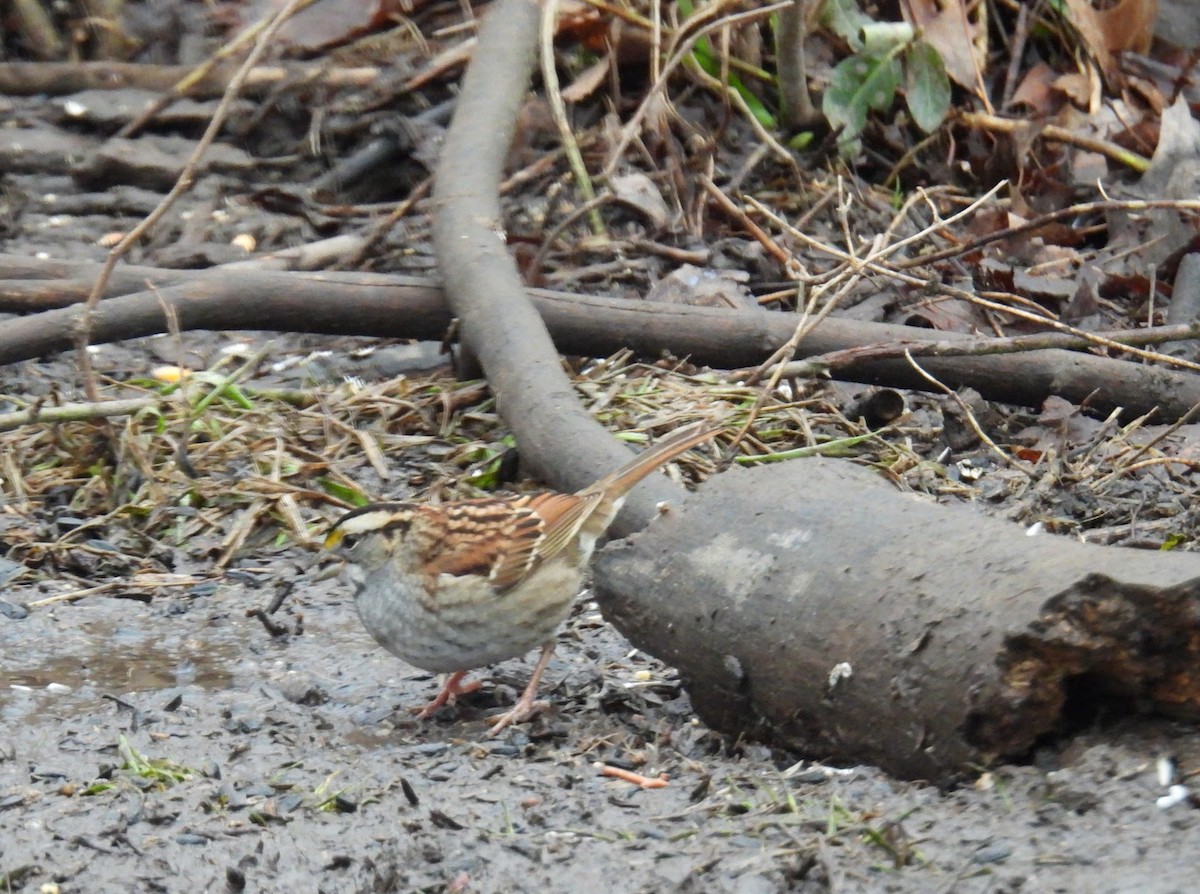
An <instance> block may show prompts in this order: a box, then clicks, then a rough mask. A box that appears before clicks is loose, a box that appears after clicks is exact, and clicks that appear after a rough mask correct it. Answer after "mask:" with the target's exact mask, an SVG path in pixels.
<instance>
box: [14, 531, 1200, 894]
mask: <svg viewBox="0 0 1200 894" xmlns="http://www.w3.org/2000/svg"><path fill="white" fill-rule="evenodd" d="M254 560H255V561H254V564H256V565H257V566H258V567H257V568H256V569H254V570H250V566H247V567H246V569H245V570H244V572H241V573H238V574H236V575H229V576H228V577H227V578H226V579H224V580H223V581H222V582H221V583H220V584H219V585H217V586H216V587H215V588H194V589H190V590H181V591H178V592H176V593H174V594H172V595H168V596H162V597H159V598H155V599H154V600H153V601H150V602H143V601H139V600H138V599H136V598H106V597H92V598H88V599H84V600H82V601H80V602H77V603H74V604H61V605H56V606H51V607H46V608H40V609H35V610H33V611H31V612H30V613H29V615H28V617H25V618H21V619H18V618H7V619H4V620H0V654H3V656H4V666H3V670H2V671H0V683H2V685H3V689H2V690H0V717H2V720H3V729H2V732H0V872H2V873H3V874H2V875H0V879H3V890H23V891H38V890H41V891H53V890H63V891H70V890H79V891H92V892H103V891H148V890H150V891H154V890H157V891H184V890H203V891H222V890H230V891H240V890H263V891H517V890H561V889H562V888H563V887H564V885H565V884H567V883H568V880H574V879H590V880H593V881H594V882H598V880H601V879H604V880H605V883H606V889H607V890H611V891H674V890H680V891H706V892H707V891H737V892H744V891H751V892H753V891H784V890H800V891H806V890H812V891H827V890H835V891H897V892H899V891H913V892H917V891H920V892H927V891H1096V892H1100V891H1112V892H1118V891H1131V890H1142V891H1147V892H1167V891H1180V892H1183V891H1190V890H1193V888H1194V883H1195V860H1194V849H1193V848H1192V847H1191V846H1190V845H1189V844H1188V842H1192V841H1194V840H1195V837H1194V836H1195V835H1196V834H1197V830H1198V827H1200V813H1197V811H1196V810H1195V809H1194V807H1193V806H1191V805H1190V804H1188V803H1183V804H1180V805H1177V806H1175V807H1174V808H1172V809H1165V810H1164V809H1161V808H1159V807H1157V806H1156V804H1155V801H1156V799H1157V798H1159V797H1160V796H1161V795H1163V794H1164V793H1165V789H1164V787H1163V785H1162V784H1161V782H1160V780H1159V778H1158V772H1157V770H1156V760H1157V759H1159V758H1163V757H1168V756H1174V757H1177V758H1179V759H1180V761H1181V763H1182V765H1183V766H1187V767H1194V766H1195V765H1196V762H1197V759H1200V753H1198V752H1200V748H1198V747H1197V746H1198V741H1197V737H1196V735H1195V732H1194V730H1185V729H1182V728H1178V727H1174V726H1171V725H1169V724H1166V723H1160V722H1153V723H1151V722H1147V723H1137V724H1127V725H1123V726H1121V727H1120V728H1116V729H1111V728H1104V727H1103V724H1100V723H1097V724H1095V725H1094V726H1093V727H1092V728H1090V729H1088V730H1087V731H1086V732H1084V733H1081V734H1080V735H1078V736H1077V737H1075V739H1074V740H1073V741H1071V742H1069V743H1067V745H1066V747H1065V748H1063V749H1061V750H1059V751H1055V752H1053V753H1051V752H1050V751H1047V753H1046V754H1045V755H1044V761H1045V766H1042V767H1039V766H1024V767H1002V768H999V769H997V770H995V771H994V772H991V773H986V774H983V775H981V776H979V777H978V779H977V780H975V784H974V785H973V786H972V785H968V786H964V787H963V788H962V789H960V790H958V791H953V792H940V791H938V790H936V789H934V788H931V787H928V786H923V785H920V784H914V783H906V782H899V781H897V780H894V779H890V778H888V777H887V776H885V775H884V774H882V773H881V772H879V771H878V770H875V769H873V768H870V767H852V768H836V769H835V768H833V767H829V766H822V765H819V764H808V763H803V762H798V759H797V758H796V757H795V756H789V755H786V754H780V753H774V752H771V751H770V750H768V749H766V748H763V747H761V746H756V745H753V744H747V743H736V742H732V741H729V740H727V739H725V738H723V737H721V736H719V735H717V734H715V733H713V732H711V731H709V730H707V729H705V728H704V727H703V726H702V725H700V724H699V723H698V722H697V721H696V720H695V719H694V718H693V717H692V716H691V714H690V711H689V705H688V700H687V698H686V696H685V695H684V694H683V693H682V692H681V691H680V687H679V684H678V682H677V681H676V679H675V677H674V675H673V674H672V672H671V671H670V670H669V669H667V668H664V667H663V666H662V665H660V664H658V663H657V662H655V661H653V660H652V659H650V658H648V657H647V656H645V655H642V654H640V653H637V652H636V651H631V650H630V649H629V648H628V646H627V644H625V643H624V642H623V641H621V639H620V638H619V637H618V636H616V635H615V634H614V633H613V632H612V630H611V629H609V628H607V627H606V626H605V625H604V623H603V622H602V620H601V619H600V618H599V615H598V613H597V612H596V610H595V608H594V606H593V605H588V604H585V605H583V606H582V607H581V608H580V610H579V611H578V612H577V614H576V616H575V618H574V619H573V621H572V623H571V624H570V626H569V629H568V631H567V632H566V633H564V635H563V636H562V637H561V639H560V647H559V651H558V655H557V657H556V659H555V661H554V663H553V664H552V665H551V670H550V673H549V675H548V680H549V681H550V687H552V688H551V691H550V693H549V697H550V699H551V701H552V703H553V709H552V711H551V712H550V713H549V714H547V715H545V716H544V717H543V718H541V719H539V720H538V721H536V722H535V723H534V724H532V725H531V726H529V727H526V728H521V729H517V730H514V731H511V732H510V733H508V734H507V735H506V736H504V737H502V738H500V739H499V740H494V741H493V740H491V739H488V738H486V737H485V733H486V718H487V715H488V714H489V712H490V711H492V710H493V709H494V708H495V706H497V705H499V704H507V703H509V702H510V701H511V699H512V698H514V697H515V695H516V693H517V692H518V691H519V687H520V685H521V683H522V681H523V675H524V674H525V673H526V672H527V671H528V665H527V664H518V663H516V662H511V663H509V664H506V665H502V666H501V667H500V668H498V669H497V671H496V674H495V679H496V680H497V681H498V682H497V683H496V685H495V686H494V687H493V686H487V687H485V689H484V691H483V692H481V693H479V694H477V695H476V696H473V697H471V698H469V699H467V700H465V702H464V703H463V704H461V705H460V706H459V707H458V708H456V709H449V710H447V711H446V712H445V714H444V716H442V717H438V718H435V719H434V720H432V721H430V722H426V723H419V722H416V721H414V720H412V719H410V717H409V715H408V713H407V711H406V708H408V707H410V706H412V705H416V704H420V703H421V702H422V701H423V700H425V699H427V698H428V697H430V695H431V694H432V693H433V691H434V685H435V683H434V681H433V680H432V679H431V678H430V677H429V676H428V675H424V674H420V673H417V672H414V671H413V670H412V669H411V668H408V667H406V666H404V665H402V664H401V663H400V662H398V661H397V660H395V659H394V658H392V657H391V656H390V655H388V654H386V653H384V652H382V651H381V650H380V649H379V648H378V647H376V645H375V644H374V642H373V641H372V640H371V639H370V638H369V637H368V636H367V634H366V633H365V632H364V631H363V629H362V628H361V626H360V625H359V623H358V620H357V618H356V617H355V614H354V611H353V606H352V603H351V601H350V599H349V598H348V597H347V594H346V592H345V590H344V589H343V588H342V587H341V586H340V585H337V584H336V583H333V582H329V583H313V582H311V580H310V579H309V575H310V572H308V571H307V570H306V566H307V565H308V564H309V562H310V558H309V557H308V556H307V555H300V554H298V553H296V552H294V551H279V552H275V551H269V550H263V551H260V552H259V553H257V554H256V555H255V557H254ZM279 582H288V583H295V584H296V587H295V590H294V591H293V592H292V593H291V595H290V597H289V601H288V602H287V603H285V606H286V607H285V610H284V611H283V612H281V613H280V615H278V616H277V617H278V618H279V619H280V621H281V622H282V624H283V625H284V626H285V627H286V628H287V632H286V633H283V634H282V635H276V636H272V635H271V634H269V633H268V632H267V630H266V628H265V627H264V625H263V624H262V623H260V622H259V620H257V619H256V618H254V617H250V616H248V615H247V611H248V610H249V609H253V608H256V607H263V606H265V605H266V603H267V602H268V601H269V599H270V597H271V595H272V594H273V592H274V587H275V585H276V584H277V583H279ZM38 595H39V594H38V593H36V592H31V591H30V590H29V589H22V588H16V589H15V590H10V591H9V592H8V593H7V594H6V596H5V598H6V599H8V600H9V602H10V603H12V602H14V601H18V600H22V599H30V598H33V597H37V596H38ZM131 595H132V594H131ZM131 752H132V753H135V754H136V755H139V756H141V757H142V758H144V759H146V760H149V761H150V762H151V763H152V764H160V771H161V772H164V773H165V772H167V771H168V770H170V771H174V772H175V773H177V774H178V777H180V778H178V780H177V781H176V779H175V778H172V779H170V780H164V779H160V778H159V777H158V772H156V771H155V770H153V769H151V768H149V767H145V766H142V767H141V768H133V767H132V766H131V765H130V760H129V759H130V753H131ZM599 761H604V762H607V763H609V764H614V765H618V766H626V767H629V768H632V769H636V770H638V771H640V772H642V773H645V774H647V775H651V776H656V775H657V774H659V773H660V772H664V773H666V774H668V776H669V777H670V784H669V785H668V786H667V787H665V788H659V789H651V790H643V789H640V788H638V787H636V786H634V785H631V784H630V783H627V782H624V781H620V780H614V779H608V778H605V777H602V776H601V775H600V772H599V770H598V769H597V768H596V766H595V765H596V763H597V762H599Z"/></svg>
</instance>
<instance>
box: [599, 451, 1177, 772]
mask: <svg viewBox="0 0 1200 894" xmlns="http://www.w3.org/2000/svg"><path fill="white" fill-rule="evenodd" d="M788 495H791V497H789V496H788ZM595 587H596V593H597V596H598V598H599V599H600V603H601V607H602V609H603V610H604V612H605V615H606V616H607V617H608V618H609V619H610V620H611V621H612V622H613V623H614V624H615V625H616V626H617V627H618V628H619V629H620V630H621V631H622V632H624V633H625V635H626V636H628V637H629V638H630V640H631V641H632V642H633V643H634V644H635V645H637V646H639V647H641V648H643V649H645V650H646V651H648V652H650V653H652V654H654V655H656V656H658V657H659V658H661V659H662V660H664V661H666V662H668V663H670V664H672V665H675V666H676V667H678V668H679V670H680V673H681V675H682V676H683V678H684V681H685V684H686V686H687V689H688V692H689V694H690V696H691V698H692V702H693V704H694V706H695V708H696V711H697V713H698V714H699V715H700V716H701V717H702V718H703V719H704V720H705V722H707V723H709V724H710V725H712V726H713V727H715V728H717V729H720V730H723V731H726V732H730V733H745V734H749V735H751V736H754V737H757V738H761V739H765V740H769V741H772V742H775V743H778V744H781V745H784V746H786V747H789V748H794V749H797V750H799V751H800V752H802V753H804V754H807V755H810V756H812V757H815V758H824V759H833V760H835V761H838V762H847V761H854V762H867V763H873V764H878V765H880V766H882V767H884V768H885V769H887V770H889V771H891V772H893V773H896V774H898V775H902V776H907V777H914V778H925V779H933V780H937V781H947V780H949V779H951V778H953V777H954V776H955V774H958V773H960V772H962V771H964V770H966V769H967V768H968V767H970V766H974V765H979V764H986V763H989V762H993V761H996V760H999V759H1005V758H1019V757H1021V756H1023V755H1025V754H1027V753H1028V752H1029V751H1030V750H1031V749H1032V748H1033V746H1034V745H1035V743H1037V742H1038V741H1039V740H1040V739H1041V738H1042V737H1045V736H1051V735H1054V734H1057V733H1061V732H1064V731H1069V730H1068V718H1072V717H1078V716H1080V715H1088V712H1089V711H1093V710H1094V709H1098V708H1099V707H1101V706H1103V707H1104V709H1105V711H1106V714H1107V715H1111V714H1112V713H1114V712H1121V711H1133V710H1135V709H1137V708H1139V707H1143V706H1149V707H1151V708H1153V709H1154V710H1156V711H1159V712H1162V713H1166V714H1170V715H1172V716H1177V717H1188V718H1196V717H1200V555H1196V554H1175V553H1160V552H1141V551H1137V550H1127V549H1118V548H1111V547H1098V546H1087V545H1083V544H1080V543H1078V542H1075V541H1072V540H1069V539H1067V538H1063V537H1054V536H1049V535H1042V536H1037V537H1029V536H1026V535H1025V533H1024V531H1023V530H1022V529H1020V528H1019V527H1017V526H1015V525H1012V524H1009V523H1006V522H1002V521H998V520H995V519H989V518H985V517H983V516H980V515H979V514H978V513H976V512H974V511H973V510H972V509H971V508H970V507H966V506H938V505H934V504H932V503H930V502H927V501H925V500H924V499H922V498H919V497H914V496H911V495H902V494H899V493H896V492H895V491H894V490H893V489H892V488H891V487H890V486H889V485H887V484H885V483H883V482H882V481H881V480H880V479H879V478H878V477H877V476H875V475H874V474H872V473H871V472H868V471H866V470H864V469H861V468H858V467H856V466H853V465H851V464H850V463H848V462H844V461H836V460H825V459H810V460H798V461H795V462H791V463H784V464H780V465H774V466H766V467H759V468H756V469H753V470H750V471H743V470H738V469H733V470H731V471H730V472H728V473H725V474H722V475H717V476H715V477H714V478H712V479H710V480H709V481H708V482H707V483H706V484H705V485H704V486H703V487H702V488H701V489H700V490H699V491H698V492H697V493H695V494H692V495H690V496H689V497H688V498H687V499H686V501H684V503H683V505H682V506H681V507H676V508H674V509H670V508H668V509H667V510H666V511H665V512H664V514H663V516H662V517H661V518H660V519H658V520H657V521H656V522H655V523H654V524H653V525H651V526H650V528H648V529H647V530H646V531H645V532H643V533H642V534H639V535H637V536H635V537H634V538H632V539H630V540H625V541H621V542H619V543H616V544H614V545H612V546H611V547H609V548H608V549H606V550H604V551H603V552H602V554H601V556H600V558H599V559H598V561H597V563H596V568H595Z"/></svg>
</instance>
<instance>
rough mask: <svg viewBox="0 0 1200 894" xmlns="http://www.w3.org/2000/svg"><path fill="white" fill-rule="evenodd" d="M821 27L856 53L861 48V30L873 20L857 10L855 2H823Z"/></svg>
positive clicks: (836, 0)
mask: <svg viewBox="0 0 1200 894" xmlns="http://www.w3.org/2000/svg"><path fill="white" fill-rule="evenodd" d="M820 21H821V25H822V26H823V27H825V28H828V29H829V30H830V31H832V32H833V33H834V34H836V35H837V36H838V37H840V38H841V39H842V40H844V41H846V43H848V44H850V49H852V50H854V51H855V52H858V51H859V50H861V49H862V47H863V40H862V29H863V28H865V27H866V26H867V25H870V24H871V23H872V22H873V21H874V19H872V18H871V17H870V16H868V15H866V14H865V13H864V12H863V11H862V10H861V9H859V8H858V2H857V0H825V5H824V6H823V7H821V18H820Z"/></svg>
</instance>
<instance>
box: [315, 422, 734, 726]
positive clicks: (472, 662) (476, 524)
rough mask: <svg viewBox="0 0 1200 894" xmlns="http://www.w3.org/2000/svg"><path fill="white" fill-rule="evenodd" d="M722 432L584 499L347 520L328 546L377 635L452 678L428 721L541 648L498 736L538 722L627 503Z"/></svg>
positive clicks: (374, 512) (647, 462) (638, 461)
mask: <svg viewBox="0 0 1200 894" xmlns="http://www.w3.org/2000/svg"><path fill="white" fill-rule="evenodd" d="M715 434H716V430H715V429H708V428H704V427H702V426H692V427H689V428H687V429H685V430H683V431H681V432H678V433H676V434H674V435H672V436H671V437H668V438H666V439H664V440H663V441H661V442H660V443H658V444H656V445H655V446H654V447H652V448H650V449H649V450H646V451H645V452H643V453H642V454H641V455H639V456H638V457H636V458H635V459H633V460H632V461H630V462H629V463H628V464H627V465H625V466H624V467H622V468H621V469H618V470H617V471H616V472H613V473H612V474H611V475H607V476H605V477H604V478H601V479H600V480H599V481H597V482H596V483H595V484H593V485H591V486H590V487H585V488H584V489H583V490H581V491H579V492H578V493H574V494H561V493H554V492H550V491H545V492H541V493H534V494H525V495H522V496H517V497H502V498H498V499H481V500H458V501H455V502H450V503H440V504H428V503H424V504H423V503H372V504H370V505H367V506H362V507H360V508H358V509H354V510H352V511H350V512H348V513H346V514H345V515H344V516H342V518H341V519H340V520H339V521H338V522H337V524H335V525H334V526H333V528H332V530H331V531H330V532H329V535H328V536H327V537H326V538H325V546H326V548H328V549H331V550H336V551H338V552H340V553H341V554H342V555H343V556H344V557H345V560H346V566H347V574H348V576H349V578H350V580H351V582H352V583H353V584H354V588H355V601H356V603H357V605H358V613H359V616H360V617H361V618H362V621H363V624H364V625H365V626H366V628H367V630H368V631H369V632H370V633H371V635H372V636H374V637H375V639H376V640H377V641H378V642H379V644H380V645H381V646H383V647H384V648H385V649H387V650H388V651H389V652H391V653H392V654H394V655H397V656H399V657H400V658H402V659H404V660H405V661H407V662H408V663H409V664H412V665H415V666H416V667H419V668H423V669H425V670H430V671H436V672H439V673H449V674H450V677H449V678H448V679H447V680H446V682H445V685H444V686H443V687H442V690H441V692H440V693H439V694H438V696H437V698H435V699H434V700H433V701H432V702H430V703H429V704H428V705H427V706H426V707H425V709H424V710H423V711H422V712H421V716H422V717H428V716H429V715H430V714H432V713H433V712H434V711H436V710H437V709H438V708H440V707H441V706H442V705H444V704H446V703H447V702H450V701H451V700H452V699H453V698H454V697H455V696H456V695H459V694H461V693H463V692H469V691H471V690H472V689H473V688H476V687H477V686H478V684H477V683H476V684H474V685H473V686H472V685H467V686H464V685H463V683H462V680H463V677H465V676H466V674H467V672H468V671H469V670H471V669H472V668H477V667H483V666H485V665H489V664H494V663H495V662H498V661H503V660H505V659H508V658H515V657H517V656H519V655H523V654H525V653H526V652H528V651H529V650H530V649H532V648H533V647H534V646H538V645H541V646H542V653H541V656H540V657H539V659H538V663H537V666H536V667H535V668H534V671H533V676H532V677H531V678H530V680H529V685H528V686H527V687H526V688H525V692H524V693H523V694H522V695H521V697H520V699H519V700H518V701H517V703H516V705H514V706H513V708H512V710H510V711H508V712H506V713H505V714H502V715H500V716H499V717H498V718H497V719H496V722H495V723H494V724H493V725H492V728H491V733H492V734H493V735H495V734H496V733H498V732H499V731H500V730H502V729H504V728H505V727H506V726H508V725H509V724H510V723H520V722H522V721H525V720H528V719H530V718H531V717H533V716H534V715H535V714H536V713H537V712H538V710H539V707H540V706H539V705H537V704H536V703H535V701H534V698H535V696H536V695H537V687H538V682H539V680H540V679H541V675H542V672H543V671H544V670H545V668H546V665H547V664H548V663H549V660H550V655H551V653H552V652H553V650H554V642H553V636H554V633H555V631H556V630H557V629H558V625H559V624H560V623H561V622H562V621H563V619H564V618H565V617H566V616H567V613H568V612H569V611H570V608H571V603H572V602H573V601H574V599H575V596H576V595H577V594H578V592H579V588H580V585H581V584H582V582H583V575H584V571H585V570H586V568H587V563H588V560H589V559H590V558H591V555H592V550H593V549H594V548H595V545H596V541H597V540H599V539H600V537H601V536H603V534H604V532H605V531H606V530H607V529H608V526H609V525H610V524H611V523H612V521H613V518H615V517H616V514H617V512H618V511H619V510H620V508H621V504H622V503H623V502H624V498H625V494H626V493H628V492H629V490H630V488H632V487H633V486H634V485H635V484H637V483H638V482H639V481H641V480H642V479H643V478H644V477H646V476H647V475H649V474H650V473H651V472H653V471H654V470H655V469H656V468H658V467H659V466H661V465H663V464H664V463H667V462H669V461H670V460H672V459H674V458H675V457H676V456H678V455H679V454H681V453H683V452H684V451H685V450H687V449H688V448H690V447H693V446H695V445H697V444H700V443H702V442H703V441H706V440H708V439H709V438H711V437H713V435H715Z"/></svg>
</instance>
